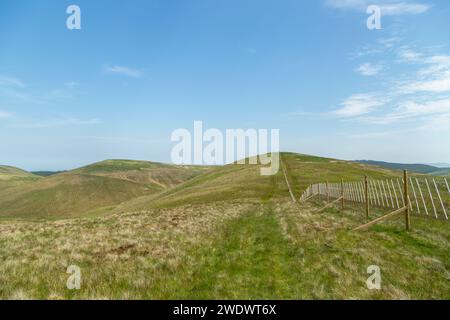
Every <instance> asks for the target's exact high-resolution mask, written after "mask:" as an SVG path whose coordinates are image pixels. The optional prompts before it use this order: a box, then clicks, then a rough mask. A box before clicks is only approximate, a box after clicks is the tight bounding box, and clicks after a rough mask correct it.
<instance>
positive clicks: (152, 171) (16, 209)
mask: <svg viewBox="0 0 450 320" xmlns="http://www.w3.org/2000/svg"><path fill="white" fill-rule="evenodd" d="M205 170H207V169H205V168H198V167H179V166H170V165H163V164H157V163H151V162H145V161H125V160H108V161H104V162H100V163H96V164H93V165H90V166H87V167H83V168H80V169H76V170H73V171H69V172H65V173H60V174H57V175H52V176H49V177H45V178H40V179H38V180H35V181H33V182H31V183H28V184H26V185H23V184H21V185H13V187H9V188H4V189H3V190H1V189H0V217H3V218H5V217H7V218H58V217H77V216H79V215H82V214H87V213H96V212H102V211H104V210H109V209H111V207H112V206H115V205H117V204H119V203H121V202H124V201H126V200H129V199H132V198H135V197H137V196H141V195H149V194H154V193H157V192H160V191H162V190H164V189H166V188H170V187H172V186H174V185H176V184H177V183H180V182H182V181H185V180H188V179H190V178H192V177H194V176H195V175H197V174H199V173H201V172H203V171H205Z"/></svg>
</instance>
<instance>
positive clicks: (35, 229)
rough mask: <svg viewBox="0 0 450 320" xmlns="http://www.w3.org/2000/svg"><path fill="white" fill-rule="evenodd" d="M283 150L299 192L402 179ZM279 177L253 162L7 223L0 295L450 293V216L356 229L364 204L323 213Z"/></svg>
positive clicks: (1, 240)
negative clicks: (77, 213) (71, 270)
mask: <svg viewBox="0 0 450 320" xmlns="http://www.w3.org/2000/svg"><path fill="white" fill-rule="evenodd" d="M282 157H283V166H284V167H285V169H286V175H287V177H288V180H289V181H290V184H291V185H292V187H293V189H294V193H295V195H296V196H299V192H301V191H303V190H304V188H306V186H307V185H309V184H310V183H315V182H318V181H325V180H328V181H330V182H334V181H339V180H340V179H341V178H342V177H345V178H346V179H352V180H353V179H355V180H356V179H362V177H363V176H364V175H368V176H370V177H374V178H377V177H378V178H382V177H398V176H399V172H398V171H391V170H387V169H383V168H379V167H373V166H369V165H364V164H357V163H352V162H345V161H338V160H334V159H324V158H318V157H312V156H306V155H298V154H292V153H290V154H287V153H285V154H283V155H282ZM89 170H90V169H89ZM95 171H96V172H97V169H96V170H95ZM102 171H105V170H103V169H102ZM97 173H98V172H97ZM103 173H104V172H103ZM79 175H83V174H81V173H79ZM75 176H76V175H75ZM86 176H88V177H90V178H92V177H95V178H108V179H116V178H111V177H104V176H95V175H86ZM284 179H285V178H284V175H283V172H282V171H281V170H280V171H279V172H278V174H276V175H275V176H272V177H263V176H261V175H260V174H259V170H258V166H250V165H229V166H224V167H220V168H213V169H211V171H210V172H206V173H203V174H200V175H199V176H197V177H194V178H193V179H191V180H189V181H186V182H184V183H182V184H181V185H177V186H175V187H173V188H171V189H167V190H165V191H163V192H161V193H158V194H153V195H145V196H142V197H138V198H136V199H132V200H130V201H126V202H125V203H123V204H122V205H120V206H119V208H120V209H121V210H118V211H116V212H115V213H111V214H107V215H97V216H93V217H89V218H83V217H81V218H79V219H69V220H64V221H42V222H38V223H35V222H14V221H13V222H10V221H8V223H1V222H0V244H2V246H1V247H0V248H1V250H0V261H5V262H7V263H0V284H2V285H0V298H5V299H21V298H22V299H23V298H39V299H49V298H50V299H104V298H109V299H167V298H171V299H449V298H450V294H449V293H450V283H449V281H448V279H449V271H448V270H449V261H450V250H449V248H450V239H449V233H448V230H449V229H448V228H449V225H448V222H444V221H438V220H434V219H427V218H424V217H416V216H414V217H413V220H412V226H413V230H412V232H409V233H407V232H405V231H404V225H403V224H404V221H403V219H402V218H401V217H399V219H393V220H392V221H389V222H385V223H382V224H379V225H376V226H374V227H372V228H370V229H369V230H367V231H365V232H354V231H352V228H353V227H355V226H357V225H360V224H362V223H364V222H366V221H367V218H366V217H365V215H364V213H363V210H362V208H360V207H357V206H356V205H355V206H354V207H352V204H351V203H346V209H345V210H340V209H339V208H338V206H336V207H333V208H329V209H327V210H326V211H325V212H322V213H318V212H317V211H316V209H317V208H319V207H320V206H323V205H324V203H323V199H322V202H316V203H315V201H317V199H316V200H313V201H310V202H308V203H306V204H305V203H293V202H292V200H291V199H290V196H289V193H288V190H287V187H286V182H285V180H284ZM128 182H129V181H128ZM130 183H131V182H130ZM378 214H381V213H380V212H377V211H376V210H372V211H371V215H373V216H374V217H375V216H376V215H378ZM72 264H75V265H77V266H79V267H80V268H81V270H82V285H81V289H80V290H67V289H66V282H67V274H66V273H65V271H66V268H67V266H68V265H72ZM371 265H377V266H379V267H380V268H381V276H382V289H381V290H369V289H368V288H367V286H366V280H367V278H368V276H369V275H368V274H367V268H368V266H371Z"/></svg>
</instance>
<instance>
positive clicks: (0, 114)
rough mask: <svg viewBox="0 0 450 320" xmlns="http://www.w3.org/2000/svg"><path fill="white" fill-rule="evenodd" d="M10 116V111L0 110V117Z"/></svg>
mask: <svg viewBox="0 0 450 320" xmlns="http://www.w3.org/2000/svg"><path fill="white" fill-rule="evenodd" d="M10 117H12V113H10V112H5V111H0V119H5V118H10Z"/></svg>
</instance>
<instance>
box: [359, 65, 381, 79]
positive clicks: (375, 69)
mask: <svg viewBox="0 0 450 320" xmlns="http://www.w3.org/2000/svg"><path fill="white" fill-rule="evenodd" d="M382 68H383V67H382V66H381V65H375V64H372V63H370V62H366V63H363V64H362V65H360V66H359V67H358V68H356V72H358V73H359V74H361V75H363V76H366V77H370V76H375V75H377V74H378V73H379V72H380V71H381V69H382Z"/></svg>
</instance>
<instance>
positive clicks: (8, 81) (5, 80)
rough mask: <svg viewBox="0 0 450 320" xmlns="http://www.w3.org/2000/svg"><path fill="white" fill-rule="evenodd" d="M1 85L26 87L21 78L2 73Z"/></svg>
mask: <svg viewBox="0 0 450 320" xmlns="http://www.w3.org/2000/svg"><path fill="white" fill-rule="evenodd" d="M0 86H2V87H15V88H24V87H25V84H24V83H23V82H22V81H21V80H20V79H17V78H13V77H8V76H3V75H0Z"/></svg>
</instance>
